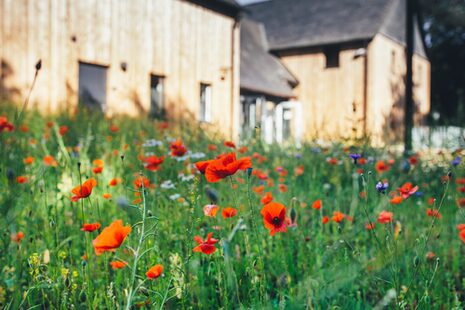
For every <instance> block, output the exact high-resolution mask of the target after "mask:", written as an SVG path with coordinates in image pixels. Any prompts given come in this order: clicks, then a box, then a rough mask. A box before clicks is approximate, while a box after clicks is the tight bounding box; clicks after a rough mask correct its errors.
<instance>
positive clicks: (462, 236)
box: [459, 229, 465, 243]
mask: <svg viewBox="0 0 465 310" xmlns="http://www.w3.org/2000/svg"><path fill="white" fill-rule="evenodd" d="M459 238H460V240H462V242H463V243H465V229H462V230H461V231H459Z"/></svg>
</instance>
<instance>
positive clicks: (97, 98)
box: [78, 62, 107, 111]
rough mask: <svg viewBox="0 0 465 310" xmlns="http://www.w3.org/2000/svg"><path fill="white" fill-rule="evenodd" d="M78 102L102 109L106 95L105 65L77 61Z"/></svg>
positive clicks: (95, 108)
mask: <svg viewBox="0 0 465 310" xmlns="http://www.w3.org/2000/svg"><path fill="white" fill-rule="evenodd" d="M78 94H79V103H80V104H82V105H84V106H85V107H88V108H90V109H92V110H100V111H103V110H104V109H105V102H106V97H107V67H105V66H100V65H95V64H89V63H85V62H79V91H78Z"/></svg>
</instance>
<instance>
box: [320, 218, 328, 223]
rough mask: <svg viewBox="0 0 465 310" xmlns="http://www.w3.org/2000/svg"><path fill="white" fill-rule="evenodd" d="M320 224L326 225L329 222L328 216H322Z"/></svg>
mask: <svg viewBox="0 0 465 310" xmlns="http://www.w3.org/2000/svg"><path fill="white" fill-rule="evenodd" d="M321 222H322V223H323V224H326V223H328V222H329V216H323V218H322V219H321Z"/></svg>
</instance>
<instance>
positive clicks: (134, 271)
mask: <svg viewBox="0 0 465 310" xmlns="http://www.w3.org/2000/svg"><path fill="white" fill-rule="evenodd" d="M141 195H142V226H141V232H140V236H139V242H138V244H137V249H136V251H135V252H134V264H133V266H132V277H131V282H130V283H131V285H130V289H129V293H128V299H127V302H126V307H125V309H126V310H130V309H131V304H132V298H133V295H134V294H135V293H136V292H137V290H138V289H139V287H137V288H136V289H134V282H135V280H136V274H137V263H138V262H139V259H140V258H141V255H140V251H141V249H142V243H143V242H144V235H145V220H146V215H147V212H146V209H147V208H146V201H145V187H144V182H141Z"/></svg>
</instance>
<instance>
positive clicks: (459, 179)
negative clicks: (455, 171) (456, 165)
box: [455, 178, 465, 185]
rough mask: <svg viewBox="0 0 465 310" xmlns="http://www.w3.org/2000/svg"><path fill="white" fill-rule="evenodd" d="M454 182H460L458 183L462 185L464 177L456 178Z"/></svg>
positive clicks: (464, 182)
mask: <svg viewBox="0 0 465 310" xmlns="http://www.w3.org/2000/svg"><path fill="white" fill-rule="evenodd" d="M455 183H457V184H460V185H464V184H465V178H457V179H456V180H455Z"/></svg>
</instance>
